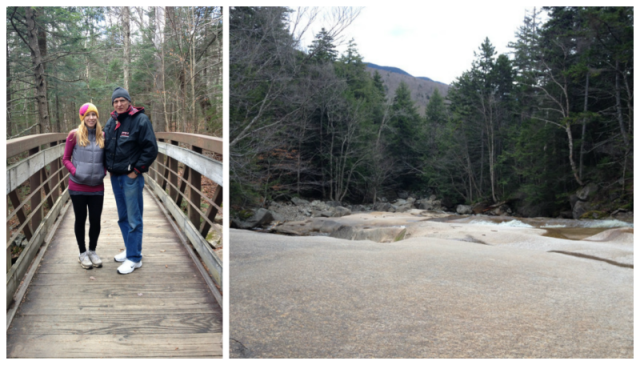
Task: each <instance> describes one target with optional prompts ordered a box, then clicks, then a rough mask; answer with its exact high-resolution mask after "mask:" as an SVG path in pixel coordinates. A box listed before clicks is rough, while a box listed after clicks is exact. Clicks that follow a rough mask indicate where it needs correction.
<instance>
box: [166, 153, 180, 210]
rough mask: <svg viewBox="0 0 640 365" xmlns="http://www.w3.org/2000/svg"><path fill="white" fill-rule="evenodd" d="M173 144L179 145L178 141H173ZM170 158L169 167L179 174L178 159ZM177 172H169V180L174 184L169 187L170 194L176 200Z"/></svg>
mask: <svg viewBox="0 0 640 365" xmlns="http://www.w3.org/2000/svg"><path fill="white" fill-rule="evenodd" d="M171 144H172V145H174V146H177V145H178V141H171ZM168 159H169V163H168V165H169V169H170V170H171V171H173V172H175V173H176V174H177V173H178V160H176V159H173V158H171V157H168ZM176 174H169V181H170V182H171V184H173V185H172V186H170V187H169V196H170V197H171V199H172V200H173V201H174V202H175V201H176V200H177V199H176V198H177V196H178V190H176V188H174V186H178V176H176Z"/></svg>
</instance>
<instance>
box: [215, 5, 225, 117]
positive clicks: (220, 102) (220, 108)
mask: <svg viewBox="0 0 640 365" xmlns="http://www.w3.org/2000/svg"><path fill="white" fill-rule="evenodd" d="M224 11H225V7H224V6H221V7H220V12H221V16H222V19H225V17H224ZM225 34H226V33H225V32H224V24H223V26H222V27H218V80H217V82H216V86H221V88H218V89H216V99H217V103H216V105H217V106H216V115H217V118H218V120H220V119H223V120H224V93H225V90H226V89H225V78H224V69H225V62H224V48H225V38H226V36H225ZM220 116H221V117H220Z"/></svg>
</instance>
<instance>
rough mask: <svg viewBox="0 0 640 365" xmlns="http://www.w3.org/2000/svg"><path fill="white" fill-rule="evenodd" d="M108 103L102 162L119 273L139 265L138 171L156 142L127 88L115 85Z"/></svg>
mask: <svg viewBox="0 0 640 365" xmlns="http://www.w3.org/2000/svg"><path fill="white" fill-rule="evenodd" d="M111 103H112V105H113V108H114V109H115V110H114V111H113V112H112V113H111V118H110V119H109V121H108V122H107V125H106V126H105V129H104V132H105V136H104V137H105V138H104V163H105V167H106V168H107V171H109V173H110V175H111V186H112V188H113V195H114V196H115V198H116V205H117V207H118V226H120V231H121V232H122V238H123V239H124V247H125V250H124V251H123V252H121V253H119V254H117V255H116V256H115V257H114V260H115V261H117V262H122V265H120V267H118V273H119V274H129V273H132V272H133V271H134V270H135V269H138V268H140V267H142V206H143V201H142V189H143V188H144V178H143V177H142V174H143V173H144V172H147V171H149V166H150V165H151V164H152V163H153V161H154V160H155V159H156V156H157V155H158V144H157V143H156V136H155V134H154V133H153V128H152V126H151V122H150V121H149V118H148V117H147V116H146V115H145V114H144V108H136V107H133V106H132V105H131V97H130V96H129V92H128V91H127V90H125V89H123V88H121V87H117V88H116V89H115V90H114V91H113V95H111Z"/></svg>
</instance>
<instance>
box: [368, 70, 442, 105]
mask: <svg viewBox="0 0 640 365" xmlns="http://www.w3.org/2000/svg"><path fill="white" fill-rule="evenodd" d="M365 64H366V65H367V71H368V72H369V73H370V74H371V75H372V76H373V75H374V74H375V72H376V71H378V73H379V74H380V76H381V77H382V81H383V82H384V85H385V90H386V96H387V99H388V100H393V97H394V95H395V91H396V89H397V88H398V86H400V83H401V82H404V83H405V84H406V85H407V87H408V88H409V90H410V91H411V99H412V100H413V102H414V103H415V106H416V109H417V110H418V113H420V114H421V115H424V113H425V109H426V107H427V104H428V103H429V99H430V98H431V94H433V92H434V91H435V90H436V89H438V91H439V92H440V95H442V96H443V97H446V96H447V93H448V91H449V87H450V86H449V85H447V84H445V83H443V82H439V81H434V80H433V79H430V78H428V77H425V76H420V77H415V76H412V75H411V74H410V73H408V72H406V71H404V70H402V69H400V68H398V67H391V66H379V65H376V64H375V63H371V62H366V63H365Z"/></svg>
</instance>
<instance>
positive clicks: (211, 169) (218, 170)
mask: <svg viewBox="0 0 640 365" xmlns="http://www.w3.org/2000/svg"><path fill="white" fill-rule="evenodd" d="M158 152H160V153H162V154H163V155H166V156H169V157H171V158H173V159H174V160H177V161H179V162H182V163H183V164H185V165H187V166H189V168H192V169H194V170H196V171H198V172H199V173H201V174H202V175H204V176H206V177H207V178H208V179H210V180H212V181H215V183H216V184H218V185H220V186H222V183H223V181H222V163H221V162H220V161H217V160H214V159H211V158H209V157H207V156H204V155H203V154H200V153H197V152H194V151H190V150H188V149H186V148H182V147H178V146H174V145H172V144H168V143H164V142H158Z"/></svg>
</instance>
